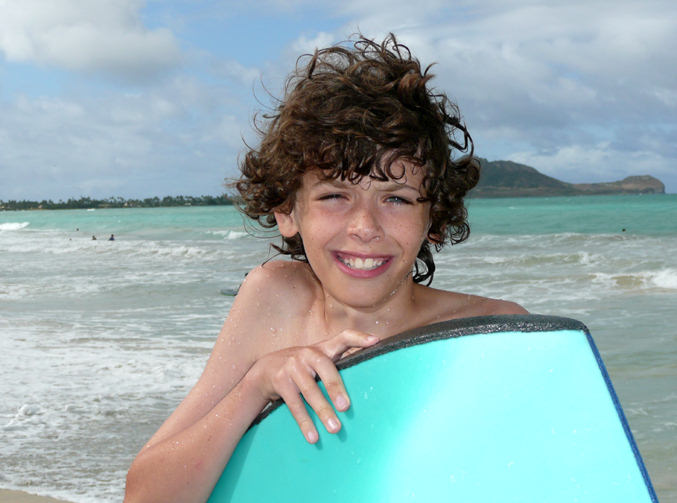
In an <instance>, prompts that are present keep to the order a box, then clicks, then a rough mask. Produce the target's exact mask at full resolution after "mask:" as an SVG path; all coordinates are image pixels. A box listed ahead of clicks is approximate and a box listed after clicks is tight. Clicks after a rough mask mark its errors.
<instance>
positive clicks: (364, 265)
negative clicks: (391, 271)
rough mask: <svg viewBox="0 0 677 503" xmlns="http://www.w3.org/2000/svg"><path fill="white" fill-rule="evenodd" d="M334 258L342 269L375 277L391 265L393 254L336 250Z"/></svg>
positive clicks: (360, 275) (350, 272)
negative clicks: (368, 253)
mask: <svg viewBox="0 0 677 503" xmlns="http://www.w3.org/2000/svg"><path fill="white" fill-rule="evenodd" d="M334 258H336V260H337V262H338V263H339V267H341V269H342V270H344V271H345V272H347V273H349V274H350V275H352V276H358V277H363V278H367V277H373V276H377V275H378V274H380V273H381V272H383V271H384V270H385V269H386V268H387V267H388V265H390V262H391V259H392V256H391V255H364V254H354V253H346V252H338V251H337V252H334Z"/></svg>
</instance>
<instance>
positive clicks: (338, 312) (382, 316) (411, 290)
mask: <svg viewBox="0 0 677 503" xmlns="http://www.w3.org/2000/svg"><path fill="white" fill-rule="evenodd" d="M417 288H422V287H419V286H418V285H415V284H414V283H413V282H411V284H407V285H402V287H401V288H399V289H398V291H397V292H395V293H394V294H393V295H392V296H391V298H390V299H388V301H387V303H384V304H383V305H380V306H373V307H364V308H355V307H352V306H347V305H345V304H342V303H340V302H338V301H337V300H335V299H334V298H332V297H331V296H329V295H328V294H327V293H326V292H325V299H324V321H325V324H326V327H327V332H328V333H329V334H336V333H339V332H341V331H342V330H347V329H352V330H359V331H361V332H366V333H369V334H373V335H376V336H379V337H389V336H391V335H395V334H397V333H400V332H402V331H404V330H407V329H408V328H411V327H413V326H416V322H417V320H416V318H417V316H416V314H415V313H416V311H417V306H418V303H417V302H416V294H415V292H416V289H417ZM410 325H411V327H410Z"/></svg>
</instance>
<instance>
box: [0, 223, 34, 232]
mask: <svg viewBox="0 0 677 503" xmlns="http://www.w3.org/2000/svg"><path fill="white" fill-rule="evenodd" d="M29 225H30V222H5V223H0V231H18V230H19V229H24V228H26V227H28V226H29Z"/></svg>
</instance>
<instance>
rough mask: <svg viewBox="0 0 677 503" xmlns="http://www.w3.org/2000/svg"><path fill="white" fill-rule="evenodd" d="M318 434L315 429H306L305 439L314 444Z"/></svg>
mask: <svg viewBox="0 0 677 503" xmlns="http://www.w3.org/2000/svg"><path fill="white" fill-rule="evenodd" d="M317 439H318V436H317V432H316V431H307V432H306V440H307V441H308V442H310V443H311V444H314V443H315V442H317Z"/></svg>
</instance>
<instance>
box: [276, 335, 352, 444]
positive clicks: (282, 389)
mask: <svg viewBox="0 0 677 503" xmlns="http://www.w3.org/2000/svg"><path fill="white" fill-rule="evenodd" d="M316 375H317V376H319V377H320V378H321V379H322V381H323V382H324V385H325V388H326V389H327V393H328V394H329V396H330V399H331V402H332V403H333V404H334V406H335V407H336V409H337V410H340V411H344V410H346V409H347V408H348V407H349V404H350V402H349V400H348V394H347V393H346V391H345V388H344V386H343V381H342V380H341V376H340V375H339V373H338V371H337V370H336V367H335V366H334V363H333V362H332V361H331V360H330V359H329V358H328V357H327V356H326V355H325V354H324V353H323V352H322V351H321V350H319V349H318V348H314V347H305V348H295V351H294V354H293V355H289V357H288V359H287V361H286V363H285V365H284V367H283V368H281V369H280V371H279V372H278V373H277V375H276V377H275V382H274V388H275V390H276V391H277V394H278V395H279V396H280V397H281V398H282V399H283V400H284V401H285V403H286V404H287V407H288V408H289V411H290V412H291V414H292V416H293V417H294V420H295V421H296V423H297V424H298V426H299V428H300V429H301V432H302V433H303V436H304V437H305V438H306V440H307V441H308V442H310V443H315V442H317V440H318V439H319V435H318V432H317V430H316V428H315V425H314V424H313V422H312V420H311V418H310V415H309V414H308V410H307V409H306V406H305V404H304V403H303V400H302V399H301V396H303V398H304V399H305V401H306V402H307V403H308V405H309V406H310V407H311V408H312V409H313V410H314V411H315V413H316V414H317V417H318V418H319V419H320V421H322V424H323V425H324V427H325V428H326V430H327V431H328V432H329V433H337V432H338V431H339V430H340V429H341V421H340V420H339V418H338V417H337V415H336V412H335V411H334V406H332V403H330V401H329V400H327V397H326V396H325V394H324V393H323V392H322V390H321V389H320V386H319V384H318V383H317V381H316V380H315V376H316Z"/></svg>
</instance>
